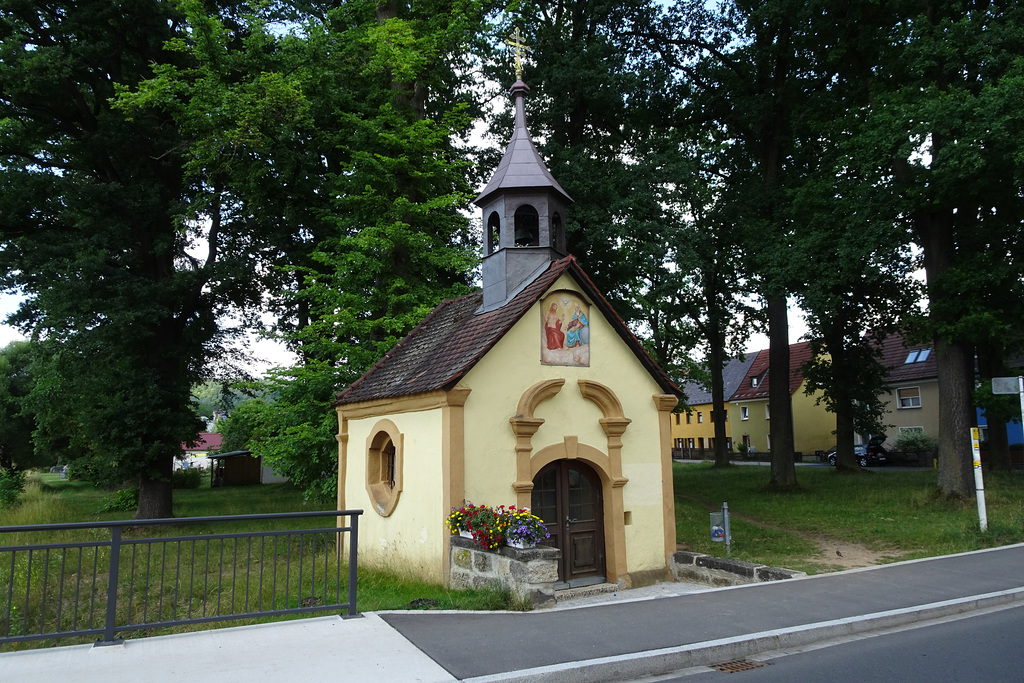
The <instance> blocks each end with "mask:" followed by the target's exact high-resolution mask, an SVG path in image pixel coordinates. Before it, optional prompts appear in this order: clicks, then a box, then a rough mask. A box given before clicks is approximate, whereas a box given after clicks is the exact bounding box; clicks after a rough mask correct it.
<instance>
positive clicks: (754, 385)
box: [750, 377, 757, 389]
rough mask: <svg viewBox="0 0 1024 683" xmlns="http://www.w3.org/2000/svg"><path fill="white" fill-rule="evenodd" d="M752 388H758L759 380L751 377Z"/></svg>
mask: <svg viewBox="0 0 1024 683" xmlns="http://www.w3.org/2000/svg"><path fill="white" fill-rule="evenodd" d="M750 386H752V387H753V388H755V389H756V388H757V378H756V377H751V378H750Z"/></svg>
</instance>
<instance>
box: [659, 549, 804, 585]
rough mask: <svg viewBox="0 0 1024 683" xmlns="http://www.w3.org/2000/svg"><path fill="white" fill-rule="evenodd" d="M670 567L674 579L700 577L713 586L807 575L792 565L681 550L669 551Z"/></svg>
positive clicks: (699, 579) (694, 578)
mask: <svg viewBox="0 0 1024 683" xmlns="http://www.w3.org/2000/svg"><path fill="white" fill-rule="evenodd" d="M671 569H672V577H673V578H674V579H675V580H676V581H699V582H701V583H708V584H711V585H713V586H735V585H739V584H744V583H757V582H759V581H781V580H783V579H792V578H796V577H798V576H807V574H806V573H804V572H798V571H794V570H792V569H780V568H778V567H768V566H765V565H762V564H754V563H753V562H741V561H740V560H730V559H726V558H724V557H714V556H712V555H704V554H702V553H691V552H686V551H682V550H681V551H679V552H677V553H675V554H673V555H672V563H671Z"/></svg>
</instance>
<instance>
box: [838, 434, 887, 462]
mask: <svg viewBox="0 0 1024 683" xmlns="http://www.w3.org/2000/svg"><path fill="white" fill-rule="evenodd" d="M853 454H854V455H855V456H856V458H857V462H859V463H860V466H861V467H867V466H869V465H884V464H886V463H887V462H889V451H887V450H885V447H884V446H882V443H881V442H880V441H875V440H874V439H872V440H871V441H870V442H869V443H868V444H866V445H865V444H857V445H856V446H854V447H853ZM826 457H827V458H828V464H829V465H835V464H836V449H835V448H833V449H832V450H831V451H829V452H828V455H827V456H826Z"/></svg>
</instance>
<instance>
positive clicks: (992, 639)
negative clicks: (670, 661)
mask: <svg viewBox="0 0 1024 683" xmlns="http://www.w3.org/2000/svg"><path fill="white" fill-rule="evenodd" d="M775 655H778V653H772V654H771V655H769V654H768V653H766V654H765V655H762V656H759V657H757V658H754V659H764V660H765V661H766V663H767V664H766V666H762V667H759V668H756V669H750V670H747V671H738V672H735V673H731V674H729V678H728V681H729V683H744V682H756V683H767V682H771V681H779V682H780V683H781V682H785V683H792V682H793V681H842V682H843V683H857V682H859V681H864V682H868V681H870V682H872V683H874V682H876V681H900V682H901V683H913V682H915V681H922V682H924V681H927V682H928V683H934V682H935V681H942V682H943V683H947V682H954V681H972V682H973V681H1024V607H1013V608H1009V609H1002V610H999V611H995V612H989V613H984V614H975V615H971V616H963V617H960V618H958V619H955V620H952V621H945V622H943V623H938V624H935V625H929V626H915V627H913V628H906V629H903V630H900V631H897V632H895V633H885V634H872V635H871V636H868V637H862V638H859V639H856V640H852V641H847V642H840V643H838V644H834V645H829V646H827V647H821V648H817V649H813V650H805V651H803V652H799V653H797V654H785V655H781V656H775ZM768 656H771V657H772V658H770V659H765V658H766V657H768ZM650 680H651V681H654V680H657V681H676V682H678V683H701V682H702V681H708V682H709V683H711V682H712V681H714V682H715V683H722V681H723V674H722V673H721V672H719V671H717V670H708V669H706V668H703V667H701V668H700V669H692V670H690V671H688V672H683V673H682V674H681V675H679V676H675V677H673V676H668V677H658V678H656V679H650Z"/></svg>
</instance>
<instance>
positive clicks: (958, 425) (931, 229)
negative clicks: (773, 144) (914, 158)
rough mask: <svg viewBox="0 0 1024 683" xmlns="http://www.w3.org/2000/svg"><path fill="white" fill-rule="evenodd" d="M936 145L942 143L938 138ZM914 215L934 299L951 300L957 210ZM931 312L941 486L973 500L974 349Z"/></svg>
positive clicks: (954, 495) (950, 494)
mask: <svg viewBox="0 0 1024 683" xmlns="http://www.w3.org/2000/svg"><path fill="white" fill-rule="evenodd" d="M935 147H936V148H941V147H942V140H941V139H939V138H938V137H936V138H935ZM914 219H915V224H916V226H917V228H918V232H919V234H920V236H921V238H922V239H921V246H922V250H923V252H924V266H925V273H926V275H927V279H928V294H929V298H930V299H931V300H932V301H943V300H946V299H948V297H949V296H952V294H951V292H950V291H949V290H948V289H947V287H946V282H945V281H944V277H945V276H946V274H947V271H948V270H949V269H950V267H951V266H952V264H953V259H954V258H955V257H956V240H955V238H954V233H955V229H954V214H953V209H952V208H942V209H937V210H935V211H928V212H920V213H919V214H917V215H916V216H915V217H914ZM929 316H930V318H931V321H932V324H933V327H934V329H935V330H936V332H935V335H934V337H933V339H934V346H935V354H936V359H935V360H936V365H937V367H938V380H939V452H938V458H939V482H938V489H939V493H941V494H942V495H944V496H947V497H950V498H957V499H960V500H968V499H970V498H972V497H973V496H974V479H973V476H972V475H973V473H972V471H971V468H972V466H973V465H972V463H973V458H972V454H971V441H970V431H969V429H970V427H971V425H972V424H973V423H974V419H973V416H971V413H972V411H973V408H972V394H973V390H974V354H973V353H972V348H971V346H970V345H969V344H967V343H966V342H964V341H959V340H953V339H948V338H947V336H948V334H945V333H944V332H943V331H942V330H943V327H947V326H948V325H949V324H950V321H948V320H945V319H943V318H942V315H941V313H937V312H936V311H935V310H934V309H931V310H930V312H929Z"/></svg>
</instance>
